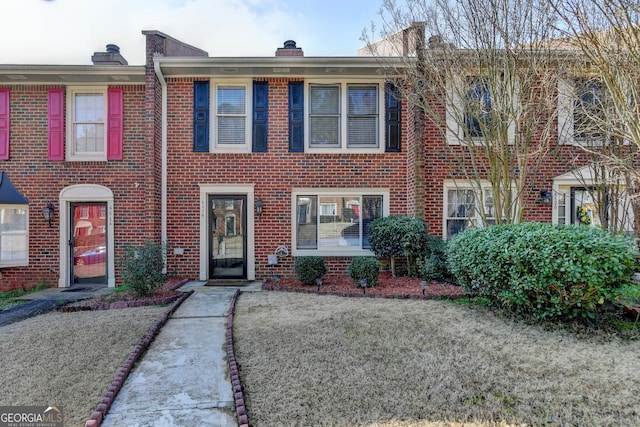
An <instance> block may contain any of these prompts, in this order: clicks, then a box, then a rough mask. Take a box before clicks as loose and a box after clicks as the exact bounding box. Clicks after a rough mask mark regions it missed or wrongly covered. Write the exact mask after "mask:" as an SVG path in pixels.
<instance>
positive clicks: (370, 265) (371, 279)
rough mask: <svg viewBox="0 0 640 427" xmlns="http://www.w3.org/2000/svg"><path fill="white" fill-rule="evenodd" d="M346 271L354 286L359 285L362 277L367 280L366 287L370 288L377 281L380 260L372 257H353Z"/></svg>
mask: <svg viewBox="0 0 640 427" xmlns="http://www.w3.org/2000/svg"><path fill="white" fill-rule="evenodd" d="M348 273H349V276H351V278H352V279H353V280H354V282H355V284H356V286H359V284H360V280H363V279H364V280H366V281H367V287H368V288H372V287H374V286H375V285H376V284H377V283H378V277H379V276H380V262H379V261H378V260H377V259H375V258H372V257H366V256H357V257H353V259H352V260H351V264H349V268H348Z"/></svg>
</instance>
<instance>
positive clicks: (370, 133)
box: [347, 85, 378, 147]
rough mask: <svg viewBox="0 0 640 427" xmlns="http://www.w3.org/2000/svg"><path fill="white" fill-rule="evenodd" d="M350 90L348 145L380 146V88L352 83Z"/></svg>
mask: <svg viewBox="0 0 640 427" xmlns="http://www.w3.org/2000/svg"><path fill="white" fill-rule="evenodd" d="M347 91H348V95H349V97H348V105H347V108H348V111H349V115H348V118H347V145H348V146H369V147H377V146H378V89H377V86H375V85H350V86H349V87H348V89H347Z"/></svg>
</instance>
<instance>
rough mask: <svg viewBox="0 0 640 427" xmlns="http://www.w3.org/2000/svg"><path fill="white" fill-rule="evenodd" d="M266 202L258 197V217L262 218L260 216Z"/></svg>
mask: <svg viewBox="0 0 640 427" xmlns="http://www.w3.org/2000/svg"><path fill="white" fill-rule="evenodd" d="M263 206H264V204H263V203H262V200H260V199H258V200H256V215H257V216H258V219H260V217H262V208H263Z"/></svg>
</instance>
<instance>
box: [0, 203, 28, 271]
mask: <svg viewBox="0 0 640 427" xmlns="http://www.w3.org/2000/svg"><path fill="white" fill-rule="evenodd" d="M0 207H1V208H2V209H26V210H27V217H26V222H27V224H26V230H25V231H24V233H22V232H13V233H11V232H7V233H2V234H1V235H0V240H1V239H2V236H4V235H7V236H12V235H13V236H25V237H26V246H27V256H26V258H23V259H10V260H0V268H5V267H26V266H28V265H29V249H30V248H29V206H28V205H12V204H7V205H1V206H0Z"/></svg>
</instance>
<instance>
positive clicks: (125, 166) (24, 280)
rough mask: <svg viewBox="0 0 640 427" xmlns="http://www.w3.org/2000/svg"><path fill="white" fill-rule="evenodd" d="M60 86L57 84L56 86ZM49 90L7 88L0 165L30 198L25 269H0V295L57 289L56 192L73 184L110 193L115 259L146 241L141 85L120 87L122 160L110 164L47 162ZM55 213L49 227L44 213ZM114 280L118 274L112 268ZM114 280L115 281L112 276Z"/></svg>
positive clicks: (147, 158) (146, 162)
mask: <svg viewBox="0 0 640 427" xmlns="http://www.w3.org/2000/svg"><path fill="white" fill-rule="evenodd" d="M58 87H59V86H58ZM50 88H53V86H35V85H34V86H28V85H23V86H20V85H16V86H11V87H10V91H11V95H10V97H11V136H10V159H9V160H7V161H2V162H0V167H1V168H2V170H3V171H4V172H6V173H7V174H8V175H9V177H10V178H11V181H12V183H13V184H14V186H15V187H16V188H17V189H18V191H20V192H21V193H22V194H24V195H25V196H26V197H27V198H28V199H29V202H30V204H29V266H28V267H11V268H3V269H2V278H1V279H0V291H4V290H10V289H16V288H28V287H31V286H33V285H35V284H36V283H45V284H47V285H49V286H57V284H58V276H59V271H58V270H59V259H60V258H59V257H60V254H59V233H60V224H59V218H60V211H59V210H60V206H59V203H58V197H59V194H60V191H61V190H62V189H63V188H65V187H67V186H70V185H75V184H98V185H104V186H106V187H108V188H110V189H111V190H112V191H113V194H114V220H115V223H114V232H115V251H116V253H115V254H113V255H115V257H116V259H117V258H118V257H119V256H120V255H121V253H122V247H123V245H124V244H126V243H141V242H143V241H144V231H143V230H145V224H144V222H143V221H144V218H143V216H144V215H141V214H140V213H141V212H145V208H146V206H147V204H148V194H149V191H150V190H151V192H153V189H152V188H151V189H150V188H149V187H148V186H145V185H140V186H138V187H136V186H135V183H136V182H138V183H141V184H143V183H144V182H145V180H144V175H145V168H147V167H148V165H149V163H150V159H151V157H150V156H149V150H148V149H147V147H145V131H144V126H143V125H142V124H143V123H144V120H143V119H144V116H145V96H144V94H145V92H144V89H145V88H144V86H142V85H139V86H122V88H123V89H124V129H123V130H124V160H122V161H111V162H65V161H57V162H51V161H48V160H47V90H48V89H50ZM49 202H52V203H53V204H54V206H55V209H56V214H55V219H54V221H53V223H52V228H49V225H48V223H47V222H46V221H45V220H44V219H43V217H42V213H41V211H42V209H43V208H44V207H45V206H46V205H47V204H48V203H49ZM116 271H117V272H116V276H119V272H118V270H116ZM116 280H117V281H118V277H116Z"/></svg>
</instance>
